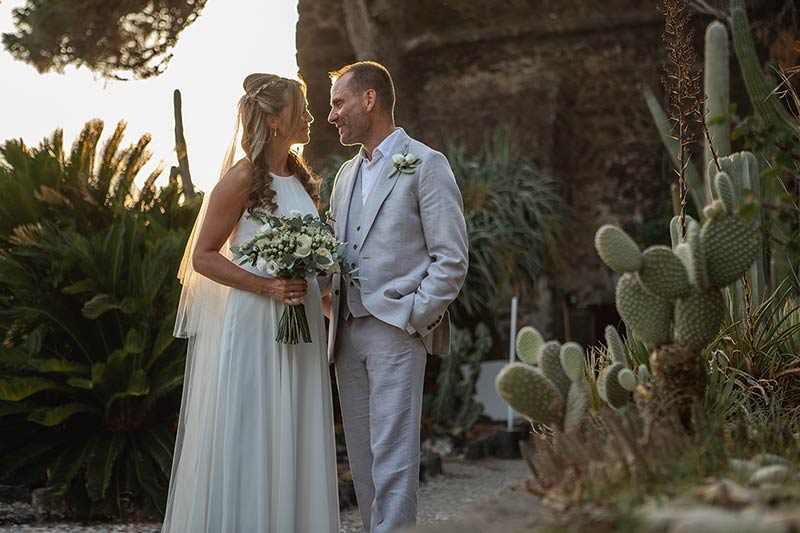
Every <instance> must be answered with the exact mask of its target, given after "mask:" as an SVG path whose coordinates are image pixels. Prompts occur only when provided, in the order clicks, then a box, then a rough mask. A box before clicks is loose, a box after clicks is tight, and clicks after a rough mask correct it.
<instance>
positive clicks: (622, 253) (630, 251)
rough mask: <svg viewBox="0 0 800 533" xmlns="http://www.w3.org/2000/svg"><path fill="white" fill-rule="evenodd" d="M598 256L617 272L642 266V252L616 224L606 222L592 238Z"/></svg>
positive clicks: (632, 270) (635, 269) (634, 269)
mask: <svg viewBox="0 0 800 533" xmlns="http://www.w3.org/2000/svg"><path fill="white" fill-rule="evenodd" d="M594 245H595V248H597V252H598V253H599V254H600V258H601V259H602V260H603V262H605V264H607V265H608V266H609V268H611V269H613V270H616V271H617V272H636V271H638V270H639V269H640V268H642V252H641V251H639V246H638V245H637V244H636V242H635V241H634V240H633V239H631V237H630V236H629V235H628V234H627V233H625V232H624V231H622V230H621V229H620V228H618V227H617V226H613V225H611V224H606V225H604V226H602V227H601V228H600V229H599V230H597V234H596V235H595V239H594Z"/></svg>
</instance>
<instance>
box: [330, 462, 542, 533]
mask: <svg viewBox="0 0 800 533" xmlns="http://www.w3.org/2000/svg"><path fill="white" fill-rule="evenodd" d="M443 468H444V474H443V475H441V476H437V477H434V478H431V479H430V480H428V481H427V482H425V483H421V484H420V490H419V508H418V509H417V523H418V524H419V525H429V524H437V523H441V522H446V521H447V520H449V519H451V518H452V517H453V516H455V515H456V514H457V513H459V512H461V511H462V510H464V509H465V508H466V507H470V506H471V505H473V504H474V503H475V502H478V501H480V500H483V499H487V498H491V497H493V496H496V495H497V494H499V493H500V492H502V491H503V490H504V489H507V488H509V487H511V486H515V485H519V484H520V483H522V482H523V481H525V480H526V479H530V477H531V472H530V470H528V466H527V465H526V464H525V462H524V461H522V460H508V459H494V458H487V459H482V460H480V461H462V460H459V459H449V458H448V459H445V460H444V465H443ZM340 531H341V533H361V532H362V531H363V529H362V527H361V515H359V514H358V511H357V510H355V509H350V510H347V511H344V512H342V516H341V530H340Z"/></svg>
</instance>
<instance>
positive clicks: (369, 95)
mask: <svg viewBox="0 0 800 533" xmlns="http://www.w3.org/2000/svg"><path fill="white" fill-rule="evenodd" d="M377 103H378V93H376V92H375V89H367V90H366V91H364V108H365V109H366V110H367V111H372V110H373V109H375V106H376V105H377Z"/></svg>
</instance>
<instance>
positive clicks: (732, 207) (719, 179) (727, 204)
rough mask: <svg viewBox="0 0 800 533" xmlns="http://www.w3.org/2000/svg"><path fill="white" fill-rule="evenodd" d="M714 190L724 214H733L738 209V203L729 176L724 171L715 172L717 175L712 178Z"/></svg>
mask: <svg viewBox="0 0 800 533" xmlns="http://www.w3.org/2000/svg"><path fill="white" fill-rule="evenodd" d="M714 189H715V190H716V193H717V197H718V198H719V200H720V201H721V202H722V205H723V207H724V208H725V212H726V213H728V214H731V215H732V214H735V213H736V211H737V210H738V209H739V201H738V200H737V198H736V189H735V188H734V187H733V182H732V181H731V178H730V176H728V174H726V173H725V172H724V171H723V172H717V175H716V176H714Z"/></svg>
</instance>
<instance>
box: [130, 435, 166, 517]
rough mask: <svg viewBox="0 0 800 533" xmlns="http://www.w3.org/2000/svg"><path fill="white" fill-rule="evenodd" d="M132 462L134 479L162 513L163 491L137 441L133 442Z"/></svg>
mask: <svg viewBox="0 0 800 533" xmlns="http://www.w3.org/2000/svg"><path fill="white" fill-rule="evenodd" d="M133 462H134V471H135V472H136V479H137V480H138V481H139V484H140V485H141V486H142V487H143V488H144V490H145V491H146V492H147V494H148V496H150V499H151V500H152V503H153V505H155V506H156V508H157V509H158V511H159V512H160V513H162V514H163V513H164V501H165V500H166V498H165V492H166V491H165V490H164V489H163V488H162V487H161V486H160V484H159V481H158V474H157V472H156V469H155V468H154V467H153V460H152V458H151V457H150V454H148V453H147V451H146V448H145V447H144V446H142V445H141V444H140V443H139V442H138V439H134V441H133Z"/></svg>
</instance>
